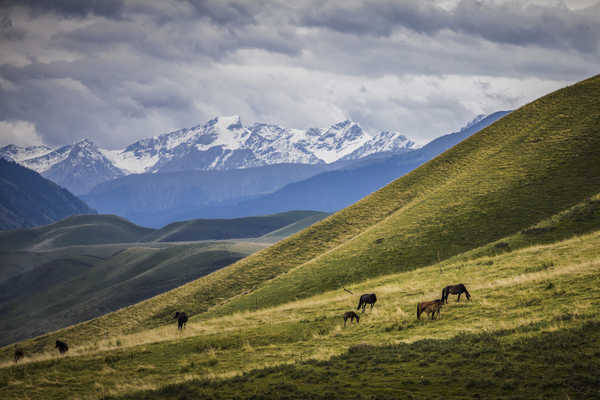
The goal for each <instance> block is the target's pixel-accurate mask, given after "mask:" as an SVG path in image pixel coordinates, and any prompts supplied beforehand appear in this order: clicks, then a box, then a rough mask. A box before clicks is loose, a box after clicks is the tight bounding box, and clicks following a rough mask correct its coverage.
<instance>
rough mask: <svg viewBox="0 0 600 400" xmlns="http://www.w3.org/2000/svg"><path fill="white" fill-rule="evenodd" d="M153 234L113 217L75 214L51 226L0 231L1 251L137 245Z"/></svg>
mask: <svg viewBox="0 0 600 400" xmlns="http://www.w3.org/2000/svg"><path fill="white" fill-rule="evenodd" d="M153 231H154V230H153V229H149V228H144V227H141V226H138V225H135V224H133V223H131V222H129V221H127V220H126V219H124V218H121V217H118V216H116V215H76V216H72V217H68V218H65V219H63V220H61V221H59V222H55V223H53V224H50V225H44V226H39V227H36V228H30V229H19V230H13V231H3V232H0V251H15V250H33V249H36V250H44V249H50V248H56V247H63V246H77V245H94V244H107V243H128V242H139V241H142V239H143V238H144V237H145V236H146V235H148V234H150V233H151V232H153Z"/></svg>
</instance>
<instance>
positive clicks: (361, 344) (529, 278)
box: [0, 76, 600, 399]
mask: <svg viewBox="0 0 600 400" xmlns="http://www.w3.org/2000/svg"><path fill="white" fill-rule="evenodd" d="M599 93H600V76H595V77H592V78H589V79H587V80H584V81H582V82H579V83H577V84H575V85H571V86H567V87H565V88H563V89H561V90H558V91H555V92H553V93H550V94H548V95H546V96H544V97H541V98H539V99H538V100H535V101H533V102H532V103H529V104H527V105H525V106H523V107H521V108H519V109H517V110H515V111H513V112H511V113H510V114H509V115H506V116H504V117H503V118H500V119H499V120H497V121H496V122H494V123H493V124H491V125H490V126H488V127H486V128H484V129H482V130H481V131H479V132H477V133H475V134H474V135H472V136H470V137H469V138H467V139H465V140H464V141H462V142H461V143H459V144H457V145H456V146H454V147H452V148H451V149H449V150H447V151H445V152H443V153H442V154H440V155H439V156H437V157H436V158H434V159H432V160H430V161H428V162H425V163H424V164H423V165H421V166H420V167H418V168H416V169H415V170H413V171H412V172H410V173H408V174H406V175H404V176H402V177H400V178H398V179H396V180H395V181H393V182H391V183H390V184H388V185H387V186H385V187H384V188H382V189H380V190H378V191H376V192H374V193H372V194H370V195H368V196H366V197H365V198H363V199H361V200H360V201H358V202H356V203H354V204H353V205H351V206H349V207H347V208H345V209H343V210H341V211H338V212H336V213H335V214H332V215H329V216H327V217H326V218H324V219H322V220H320V221H318V222H316V223H314V224H311V225H309V226H307V227H305V228H304V229H302V230H300V231H299V232H297V233H294V234H292V235H291V236H289V237H287V238H285V239H282V240H279V241H277V242H276V243H274V244H272V245H270V246H269V247H266V248H263V249H261V250H258V251H256V252H254V253H253V254H251V255H248V256H247V257H245V258H243V259H241V260H240V261H237V262H235V263H234V264H232V265H229V266H227V267H224V268H220V269H218V270H216V271H215V272H212V273H210V274H208V275H205V276H203V277H200V278H199V279H196V280H193V281H190V282H188V283H186V284H184V285H182V286H178V287H176V288H174V289H171V290H169V291H165V292H163V293H161V294H158V295H156V296H154V297H151V298H148V299H146V300H144V301H142V302H139V303H136V304H132V305H130V306H128V307H126V308H122V309H119V310H117V311H114V312H111V313H109V314H106V315H103V316H100V317H98V318H95V319H92V320H90V321H85V322H81V323H79V324H77V325H73V326H69V327H65V328H63V329H60V330H57V331H54V332H50V333H47V334H44V335H40V336H38V337H35V338H32V339H28V340H24V341H21V342H20V343H18V344H17V345H10V346H5V347H3V348H2V349H1V350H0V357H1V358H2V360H4V361H3V364H1V368H0V396H2V397H8V398H10V397H15V398H19V397H27V398H44V399H47V398H56V399H59V398H65V397H72V398H112V399H125V398H127V399H130V398H134V399H135V398H139V399H151V398H161V399H162V398H172V399H182V398H298V399H300V398H302V399H304V398H315V399H324V398H348V399H354V398H374V397H376V398H383V399H392V398H427V399H437V398H440V399H441V398H446V399H448V398H455V399H459V398H465V397H467V398H488V397H492V398H522V399H529V398H539V397H548V398H582V399H583V398H595V397H598V396H599V395H600V393H599V392H598V387H600V382H599V381H598V375H597V371H598V368H599V367H600V354H599V353H598V346H597V344H598V340H600V334H598V327H599V326H600V314H599V313H598V311H597V308H598V305H600V294H599V292H598V290H597V287H598V284H599V283H600V281H599V279H600V278H599V277H600V275H599V274H598V272H599V271H600V252H599V250H598V249H599V248H600V197H599V196H600V163H599V162H598V149H600V135H599V132H598V126H600V109H599V108H598V103H597V98H598V95H599ZM309 223H310V222H307V223H306V224H309ZM299 226H302V227H304V226H306V225H304V224H299ZM283 229H284V231H286V229H287V228H283ZM266 236H267V237H268V236H269V234H266ZM244 243H245V244H246V245H248V244H249V243H248V242H244ZM161 245H162V244H161ZM177 254H178V256H181V255H182V254H183V252H180V251H178V252H177ZM116 257H125V258H127V257H134V255H133V254H130V253H127V252H124V253H119V254H117V255H116ZM170 265H177V264H176V263H174V264H171V261H167V262H166V263H165V266H170ZM458 283H463V284H464V285H466V287H467V288H468V290H469V292H470V294H471V300H470V301H466V300H465V299H464V297H463V298H462V299H461V301H460V302H457V301H456V297H455V296H450V299H449V303H448V304H447V305H444V306H442V309H441V316H440V318H439V319H436V320H431V319H426V318H423V317H421V318H422V319H421V320H418V319H417V318H416V315H415V314H416V306H417V303H419V302H421V301H427V300H433V299H437V298H439V296H440V292H441V290H442V288H443V287H444V286H446V285H452V284H458ZM363 293H376V294H377V299H378V300H377V303H376V304H375V306H374V307H373V309H372V310H371V309H370V307H368V308H367V311H366V312H364V313H360V314H359V315H360V317H361V318H360V322H359V323H358V324H356V323H349V324H348V325H347V326H346V327H344V322H343V319H342V316H343V314H344V312H346V311H349V310H352V309H355V307H356V305H357V301H358V297H359V296H360V295H361V294H363ZM175 311H180V312H181V311H185V312H186V313H187V314H188V315H189V316H190V320H189V321H188V323H187V326H186V327H185V328H184V329H183V330H182V331H178V330H177V326H176V321H175V320H174V319H173V315H174V313H175ZM56 340H63V341H66V342H68V343H69V346H70V350H69V352H68V353H67V354H65V355H62V356H60V355H58V353H57V351H56V349H55V348H54V344H55V341H56ZM16 348H18V349H21V350H22V351H23V352H24V353H25V355H26V356H25V358H24V359H23V360H22V361H20V362H19V363H18V364H16V365H15V362H14V361H12V357H13V354H14V351H15V349H16Z"/></svg>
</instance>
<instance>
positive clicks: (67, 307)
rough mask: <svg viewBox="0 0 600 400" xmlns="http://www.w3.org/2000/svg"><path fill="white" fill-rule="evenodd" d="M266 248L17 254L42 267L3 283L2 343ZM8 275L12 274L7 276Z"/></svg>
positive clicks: (196, 246) (144, 247) (228, 245)
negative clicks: (37, 262) (39, 257)
mask: <svg viewBox="0 0 600 400" xmlns="http://www.w3.org/2000/svg"><path fill="white" fill-rule="evenodd" d="M264 247H265V244H260V243H252V242H247V241H245V242H227V241H223V242H197V243H186V244H178V245H175V244H145V243H141V244H128V243H125V244H120V245H119V244H113V245H101V246H75V247H69V248H60V249H56V250H54V251H45V252H21V253H20V254H19V255H20V257H11V256H10V255H9V256H8V257H6V258H4V259H5V260H6V259H11V260H14V262H15V263H16V264H17V265H19V266H20V265H26V264H25V263H34V262H35V261H36V260H37V259H38V256H40V255H41V259H40V260H39V261H41V263H40V264H38V265H36V266H35V267H33V268H32V269H31V270H29V271H27V272H22V273H21V274H18V275H14V276H11V277H9V278H8V279H6V280H4V281H1V282H0V293H2V295H1V297H0V298H1V299H2V303H1V304H0V313H1V314H2V321H3V324H2V326H1V327H0V335H1V336H2V339H1V342H0V343H2V344H7V343H10V342H11V341H16V340H22V339H23V338H27V337H31V336H37V335H39V334H41V333H44V332H49V331H54V330H56V329H59V328H62V327H64V326H69V325H73V324H75V323H78V322H81V321H85V320H89V319H90V318H93V317H97V316H99V315H102V314H105V313H107V312H110V311H114V310H116V309H119V308H121V307H125V306H128V305H130V304H134V303H136V302H138V301H141V300H144V299H146V298H148V297H151V296H153V295H156V294H158V293H161V292H164V291H166V290H169V289H171V288H173V287H176V286H179V285H182V284H184V283H186V282H189V281H190V280H193V279H196V278H198V277H199V276H202V275H206V274H208V273H210V272H212V271H214V270H216V269H219V268H222V267H223V266H226V265H228V264H231V263H233V262H235V261H237V260H239V259H241V258H243V257H245V256H247V255H248V254H251V253H252V252H254V251H257V250H259V249H261V248H264ZM9 276H10V275H9Z"/></svg>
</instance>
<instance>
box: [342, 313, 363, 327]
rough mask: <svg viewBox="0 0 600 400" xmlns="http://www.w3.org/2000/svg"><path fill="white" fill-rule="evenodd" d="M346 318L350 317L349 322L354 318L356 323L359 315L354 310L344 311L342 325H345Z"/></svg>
mask: <svg viewBox="0 0 600 400" xmlns="http://www.w3.org/2000/svg"><path fill="white" fill-rule="evenodd" d="M348 319H350V323H352V322H353V321H354V319H356V323H357V324H358V322H359V320H360V317H359V316H358V314H357V313H355V312H354V311H348V312H346V313H344V326H346V321H347V320H348Z"/></svg>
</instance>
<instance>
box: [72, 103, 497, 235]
mask: <svg viewBox="0 0 600 400" xmlns="http://www.w3.org/2000/svg"><path fill="white" fill-rule="evenodd" d="M507 113H508V111H498V112H495V113H493V114H490V115H488V116H479V117H478V118H476V119H475V120H473V121H472V122H470V123H469V124H467V125H466V126H465V127H464V128H462V129H461V130H459V131H458V132H454V133H450V134H447V135H443V136H441V137H439V138H437V139H435V140H433V141H431V142H430V143H428V144H427V145H425V146H423V147H420V148H414V147H413V148H411V149H410V150H408V151H404V152H401V153H399V154H398V153H395V152H391V151H390V152H377V153H369V155H368V156H364V157H362V158H360V159H358V160H340V161H337V162H334V163H331V164H316V165H306V164H277V165H269V166H265V167H256V168H245V169H240V170H230V171H185V172H181V171H180V172H163V173H156V174H132V175H128V176H124V177H120V178H117V179H114V180H112V181H109V182H105V183H103V184H100V185H98V186H97V187H95V188H94V189H93V190H92V191H91V192H90V193H89V194H87V195H83V196H82V199H83V200H84V201H86V202H87V203H88V204H89V205H90V206H91V207H94V208H95V209H97V210H98V211H99V212H101V213H109V214H118V215H121V216H123V217H125V218H127V219H129V220H131V221H133V222H135V223H137V224H141V225H144V226H151V227H159V226H163V225H165V224H167V223H170V222H173V221H178V220H186V219H192V218H238V217H243V216H249V215H263V214H271V213H274V212H283V211H290V210H298V209H311V210H320V211H327V212H331V211H336V210H339V209H341V208H343V207H346V206H347V205H350V204H352V203H354V202H355V201H358V200H359V199H361V198H362V197H364V196H366V195H368V194H369V193H372V192H374V191H375V190H377V189H379V188H381V187H383V186H385V185H386V184H388V183H389V182H391V181H393V180H394V179H396V178H398V177H400V176H402V175H404V174H406V173H408V172H410V171H411V170H413V169H415V168H417V167H418V166H419V165H421V164H423V163H425V162H427V161H429V160H431V159H432V158H434V157H435V156H437V155H439V154H441V153H442V152H444V151H446V150H448V149H449V148H451V147H452V146H454V145H456V144H457V143H459V142H461V141H462V140H464V139H466V138H467V137H469V136H471V135H473V134H474V133H476V132H478V131H479V130H481V129H483V128H485V127H487V126H488V125H490V124H492V123H493V122H495V121H497V120H498V119H500V118H501V117H503V116H505V115H506V114H507ZM391 147H393V146H391ZM378 148H379V149H382V148H383V145H380V146H379V147H378ZM351 154H352V153H350V154H349V156H350V155H351ZM355 154H356V153H355Z"/></svg>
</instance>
